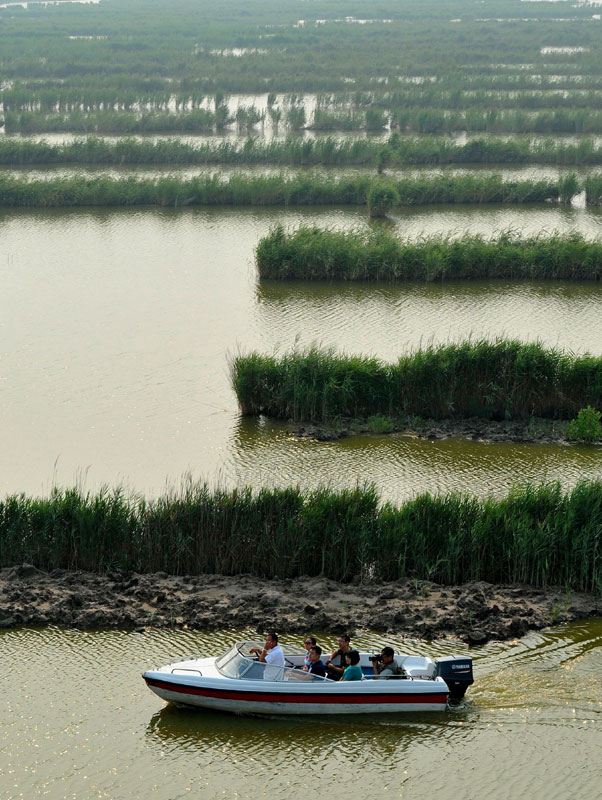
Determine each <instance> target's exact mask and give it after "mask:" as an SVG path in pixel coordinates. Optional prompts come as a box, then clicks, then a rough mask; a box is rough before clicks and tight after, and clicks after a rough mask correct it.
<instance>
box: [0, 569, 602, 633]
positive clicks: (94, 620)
mask: <svg viewBox="0 0 602 800" xmlns="http://www.w3.org/2000/svg"><path fill="white" fill-rule="evenodd" d="M594 616H596V617H602V597H598V596H592V595H586V594H580V593H566V592H564V591H562V590H560V589H547V590H541V589H535V588H533V587H529V586H510V585H507V586H494V585H492V584H488V583H484V582H481V581H479V582H474V583H469V584H465V585H462V586H440V585H438V584H435V583H431V582H429V581H413V580H400V581H395V582H392V583H381V584H360V583H355V584H340V583H335V582H334V581H330V580H328V579H326V578H298V579H285V580H279V579H273V580H269V579H267V580H265V579H260V578H256V577H253V576H250V575H239V576H235V577H226V576H222V575H201V576H184V577H176V576H171V575H167V574H166V573H163V572H159V573H154V574H135V573H130V574H123V573H108V574H106V575H97V574H93V573H89V572H70V571H67V570H54V571H53V572H51V573H47V572H42V571H40V570H38V569H36V568H35V567H33V566H31V565H28V564H23V565H21V566H17V567H7V568H4V569H2V570H0V628H13V627H21V626H35V627H37V626H46V625H60V626H67V627H72V628H80V629H85V630H99V629H110V628H115V629H117V628H120V629H138V630H142V629H145V628H190V629H198V630H205V631H207V630H209V631H210V630H218V629H223V628H250V627H251V628H255V629H256V630H257V631H258V632H262V631H266V630H269V629H274V630H277V631H279V632H280V633H306V632H318V633H324V632H331V633H338V632H340V631H349V632H355V631H356V630H373V631H382V632H388V633H394V634H396V635H399V634H405V635H408V636H412V637H419V638H423V639H437V638H441V637H445V636H457V637H459V638H460V639H461V640H463V641H465V642H468V643H469V644H484V643H485V642H487V641H489V640H491V639H498V640H500V639H513V638H516V637H518V636H522V635H523V634H525V633H527V631H529V630H533V629H540V628H544V627H547V626H549V625H555V624H558V623H561V622H569V621H572V620H575V619H583V618H587V617H594Z"/></svg>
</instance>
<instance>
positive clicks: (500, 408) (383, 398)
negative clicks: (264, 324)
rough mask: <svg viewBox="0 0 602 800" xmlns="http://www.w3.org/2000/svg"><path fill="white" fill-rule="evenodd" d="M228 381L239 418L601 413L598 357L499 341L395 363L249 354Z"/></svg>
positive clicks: (440, 349) (445, 348) (325, 355)
mask: <svg viewBox="0 0 602 800" xmlns="http://www.w3.org/2000/svg"><path fill="white" fill-rule="evenodd" d="M231 379H232V385H233V388H234V391H235V393H236V396H237V399H238V403H239V406H240V409H241V411H242V413H243V414H249V415H258V414H265V415H267V416H270V417H276V418H279V419H290V420H294V421H314V422H332V421H333V420H337V419H341V418H343V419H358V418H359V419H367V418H369V417H372V416H375V415H379V414H384V415H388V416H390V417H397V418H402V419H403V418H405V417H406V416H407V415H419V416H422V417H428V418H433V419H448V418H452V419H453V418H456V419H457V418H468V417H481V418H485V419H493V420H504V419H528V418H530V417H531V416H536V417H544V418H549V419H570V418H572V417H574V416H575V415H576V414H577V412H578V411H579V409H581V408H584V407H585V406H587V405H591V406H592V407H593V408H597V409H602V358H600V357H597V358H596V357H593V356H590V355H584V356H579V357H578V356H574V355H571V354H569V353H565V352H563V351H560V350H554V349H546V348H545V347H543V345H541V344H539V343H531V344H523V343H521V342H518V341H514V340H505V339H497V340H495V341H486V340H481V341H471V340H468V341H465V342H461V343H459V344H449V345H439V346H434V345H431V346H429V347H426V348H424V349H419V350H415V351H414V352H411V353H409V354H408V355H404V356H401V357H400V358H399V360H398V361H397V362H396V363H393V364H389V363H385V362H383V361H380V360H379V359H377V358H368V357H364V356H351V355H337V354H335V353H334V352H332V351H330V350H319V349H315V348H313V349H310V350H308V351H306V352H295V351H293V352H291V353H288V354H285V355H283V356H281V357H280V358H276V357H273V356H267V355H264V354H261V353H250V354H249V355H239V356H237V357H236V358H234V359H233V361H232V364H231Z"/></svg>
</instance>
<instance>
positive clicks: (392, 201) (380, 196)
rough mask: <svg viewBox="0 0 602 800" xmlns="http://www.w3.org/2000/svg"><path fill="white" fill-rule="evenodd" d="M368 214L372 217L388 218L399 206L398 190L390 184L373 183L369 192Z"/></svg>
mask: <svg viewBox="0 0 602 800" xmlns="http://www.w3.org/2000/svg"><path fill="white" fill-rule="evenodd" d="M367 199H368V212H369V214H370V216H371V217H375V218H379V217H380V218H382V217H386V216H387V213H388V212H389V211H391V209H392V208H394V207H395V206H396V205H398V204H399V194H398V192H397V189H396V188H395V187H394V186H393V185H392V184H390V183H380V182H379V183H373V184H372V186H371V187H370V189H369V191H368V198H367Z"/></svg>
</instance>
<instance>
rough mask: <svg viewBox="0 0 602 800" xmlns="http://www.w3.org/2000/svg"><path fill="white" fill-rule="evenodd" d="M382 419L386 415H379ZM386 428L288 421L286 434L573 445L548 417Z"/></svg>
mask: <svg viewBox="0 0 602 800" xmlns="http://www.w3.org/2000/svg"><path fill="white" fill-rule="evenodd" d="M380 419H383V418H380ZM384 419H385V420H386V422H385V428H386V429H384V430H383V429H380V430H379V429H375V423H374V422H370V421H369V420H340V421H338V422H337V423H336V424H335V425H322V424H316V425H313V424H308V423H303V424H302V423H293V422H288V423H287V434H288V435H289V436H291V437H293V438H296V439H308V440H313V441H320V442H330V441H336V440H338V439H343V438H345V437H347V436H353V435H355V434H364V435H366V434H378V435H387V434H393V433H395V434H400V435H402V436H407V437H410V438H415V439H428V440H430V441H435V440H438V439H440V440H444V439H468V440H470V441H476V442H487V443H491V442H510V443H513V444H562V445H570V444H572V442H571V441H570V440H569V439H568V437H567V428H568V421H567V420H549V419H543V418H539V417H533V418H531V419H529V420H501V421H498V420H488V419H480V418H476V417H473V418H470V419H457V420H452V419H447V420H430V419H412V420H411V421H408V420H400V419H395V418H393V417H385V418H384Z"/></svg>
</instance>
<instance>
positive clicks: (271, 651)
mask: <svg viewBox="0 0 602 800" xmlns="http://www.w3.org/2000/svg"><path fill="white" fill-rule="evenodd" d="M249 653H250V654H251V655H257V656H258V657H259V661H261V662H263V663H264V664H269V665H270V667H283V666H284V651H283V650H282V648H281V647H280V645H279V644H278V634H277V633H274V632H273V631H272V632H271V633H268V634H267V636H266V637H265V645H264V646H263V649H261V648H259V647H252V648H251V649H250V650H249ZM280 672H281V671H280V670H274V669H271V670H268V669H267V668H266V670H265V673H264V678H265V679H266V680H273V679H274V678H275V677H276V675H277V674H278V675H279V674H280ZM268 675H269V677H268Z"/></svg>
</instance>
